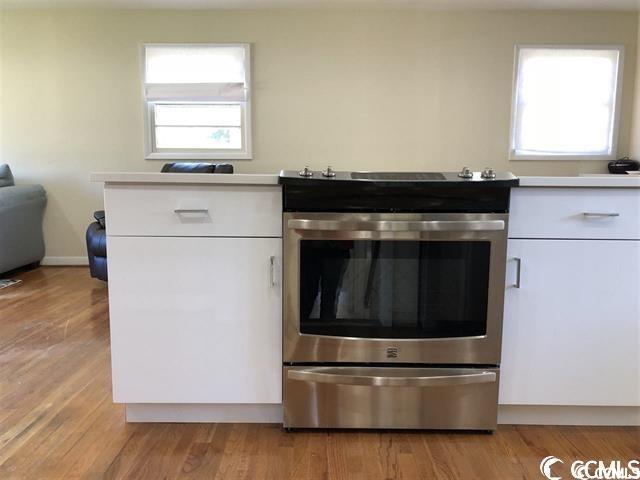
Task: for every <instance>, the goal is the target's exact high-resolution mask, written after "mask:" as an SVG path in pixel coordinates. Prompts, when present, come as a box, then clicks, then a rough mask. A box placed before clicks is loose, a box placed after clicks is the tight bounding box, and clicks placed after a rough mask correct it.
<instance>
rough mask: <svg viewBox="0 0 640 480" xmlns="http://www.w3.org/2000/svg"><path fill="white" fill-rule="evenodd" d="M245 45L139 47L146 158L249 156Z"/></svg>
mask: <svg viewBox="0 0 640 480" xmlns="http://www.w3.org/2000/svg"><path fill="white" fill-rule="evenodd" d="M249 65H250V59H249V45H247V44H234V45H230V44H187V45H176V44H173V45H169V44H167V45H164V44H163V45H145V46H144V68H145V70H144V71H145V75H144V97H145V134H146V140H145V150H146V152H145V155H146V158H147V159H168V160H170V159H176V160H180V159H184V160H198V159H249V158H251V128H250V126H251V115H250V114H251V106H250V81H249V78H250V75H249V73H250V72H249Z"/></svg>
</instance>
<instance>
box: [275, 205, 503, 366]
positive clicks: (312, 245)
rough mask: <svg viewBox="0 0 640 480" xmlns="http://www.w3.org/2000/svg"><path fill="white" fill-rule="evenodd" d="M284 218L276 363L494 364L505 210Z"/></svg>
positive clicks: (497, 357)
mask: <svg viewBox="0 0 640 480" xmlns="http://www.w3.org/2000/svg"><path fill="white" fill-rule="evenodd" d="M283 219H284V262H285V263H284V278H283V282H284V345H283V348H284V352H283V354H284V361H285V362H289V363H296V362H325V363H326V362H354V363H359V362H366V363H389V362H392V363H430V364H487V365H498V364H499V363H500V346H501V336H502V310H503V299H504V275H505V261H506V241H507V219H508V216H507V215H506V214H405V213H399V214H394V213H384V214H379V213H364V214H361V213H302V212H294V213H285V214H284V216H283Z"/></svg>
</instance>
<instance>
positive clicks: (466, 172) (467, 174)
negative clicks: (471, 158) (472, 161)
mask: <svg viewBox="0 0 640 480" xmlns="http://www.w3.org/2000/svg"><path fill="white" fill-rule="evenodd" d="M458 176H459V177H460V178H473V172H472V171H471V169H470V168H469V167H463V168H462V170H460V173H458Z"/></svg>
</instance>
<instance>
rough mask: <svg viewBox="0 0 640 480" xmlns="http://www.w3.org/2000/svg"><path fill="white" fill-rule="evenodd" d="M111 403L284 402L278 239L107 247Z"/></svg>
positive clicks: (123, 240) (134, 241)
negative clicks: (111, 375) (282, 391)
mask: <svg viewBox="0 0 640 480" xmlns="http://www.w3.org/2000/svg"><path fill="white" fill-rule="evenodd" d="M108 251H109V310H110V318H111V346H112V366H113V397H114V401H116V402H126V403H279V402H280V401H281V371H282V352H281V350H282V349H281V335H282V333H281V332H282V330H281V328H282V327H281V324H282V322H281V308H282V307H281V280H280V279H281V274H280V263H281V260H280V259H281V251H282V240H281V239H280V238H187V237H180V238H168V237H145V238H142V237H109V238H108Z"/></svg>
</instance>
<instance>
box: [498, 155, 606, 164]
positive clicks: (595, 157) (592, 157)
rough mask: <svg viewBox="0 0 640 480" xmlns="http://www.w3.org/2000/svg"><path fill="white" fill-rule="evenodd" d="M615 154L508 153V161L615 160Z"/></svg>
mask: <svg viewBox="0 0 640 480" xmlns="http://www.w3.org/2000/svg"><path fill="white" fill-rule="evenodd" d="M616 158H617V157H616V156H615V155H515V154H513V153H512V154H510V155H509V161H512V162H513V161H515V162H518V161H541V162H549V161H551V162H562V161H576V160H580V161H583V160H584V161H590V160H599V161H603V160H615V159H616Z"/></svg>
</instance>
